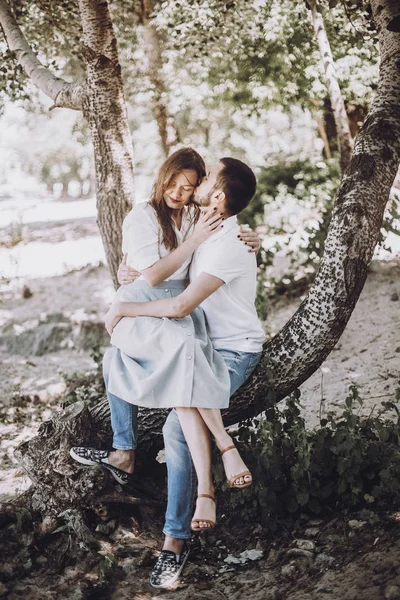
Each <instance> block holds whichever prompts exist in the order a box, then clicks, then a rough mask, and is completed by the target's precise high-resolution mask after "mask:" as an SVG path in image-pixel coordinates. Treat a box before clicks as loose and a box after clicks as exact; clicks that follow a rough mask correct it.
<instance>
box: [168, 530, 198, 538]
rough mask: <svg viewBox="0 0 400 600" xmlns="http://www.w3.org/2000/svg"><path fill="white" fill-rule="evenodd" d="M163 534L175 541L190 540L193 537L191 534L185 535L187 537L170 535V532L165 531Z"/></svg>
mask: <svg viewBox="0 0 400 600" xmlns="http://www.w3.org/2000/svg"><path fill="white" fill-rule="evenodd" d="M163 534H164V535H167V536H168V537H170V538H174V540H190V538H191V537H192V535H191V534H190V533H189V534H185V535H182V534H177V535H174V534H172V533H169V532H168V531H165V529H163Z"/></svg>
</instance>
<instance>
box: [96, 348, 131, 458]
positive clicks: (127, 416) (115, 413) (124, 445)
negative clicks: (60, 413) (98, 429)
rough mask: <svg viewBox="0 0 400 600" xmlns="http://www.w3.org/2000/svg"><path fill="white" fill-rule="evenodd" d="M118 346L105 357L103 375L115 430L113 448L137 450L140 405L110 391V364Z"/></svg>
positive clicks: (112, 424)
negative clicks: (126, 400)
mask: <svg viewBox="0 0 400 600" xmlns="http://www.w3.org/2000/svg"><path fill="white" fill-rule="evenodd" d="M115 351H116V348H114V347H113V348H109V349H108V350H107V352H106V353H105V354H104V358H103V377H104V383H105V386H106V392H107V397H108V402H109V405H110V413H111V427H112V430H113V448H115V449H116V450H136V447H137V439H138V418H137V416H138V406H135V405H134V404H130V403H129V402H125V400H122V398H118V396H115V395H114V394H111V392H109V391H108V386H107V384H108V373H109V365H110V361H111V358H112V355H113V353H114V352H115Z"/></svg>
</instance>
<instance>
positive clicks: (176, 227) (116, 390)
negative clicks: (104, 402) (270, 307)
mask: <svg viewBox="0 0 400 600" xmlns="http://www.w3.org/2000/svg"><path fill="white" fill-rule="evenodd" d="M204 175H205V165H204V162H203V160H202V158H201V157H200V156H199V155H198V154H197V153H196V152H195V151H194V150H192V149H190V148H186V149H182V150H178V151H177V152H175V153H174V154H172V155H171V156H170V157H169V158H168V159H167V160H166V161H165V162H164V163H163V165H162V166H161V168H160V171H159V174H158V177H157V180H156V182H155V184H154V187H153V190H152V195H151V198H150V201H149V202H148V203H143V204H139V205H137V206H136V207H135V208H134V209H133V210H132V211H131V213H130V214H129V215H128V216H127V218H126V219H125V221H124V228H123V234H124V235H123V240H124V241H123V250H124V252H126V253H127V255H128V258H127V261H128V264H130V265H131V266H133V267H134V268H135V269H136V270H137V271H140V272H141V277H140V278H139V279H138V280H136V281H135V282H133V283H131V284H129V285H127V286H123V287H121V288H120V289H119V290H118V292H117V299H118V300H119V301H123V302H135V301H136V302H145V301H148V300H156V299H159V298H164V297H165V295H166V294H167V297H171V296H176V295H179V294H180V293H181V292H182V291H183V289H184V288H185V285H186V279H187V276H188V268H189V264H190V260H191V256H192V254H193V252H194V250H195V249H196V247H197V246H198V245H199V244H201V243H202V242H203V241H204V240H206V239H207V238H208V237H209V236H210V235H213V234H214V233H215V232H217V231H219V230H220V229H221V228H222V227H223V223H222V221H223V218H222V216H221V215H215V214H208V215H200V214H199V209H198V208H196V207H195V206H194V205H193V203H192V196H193V192H194V190H195V188H196V186H197V185H198V183H199V182H200V180H201V179H202V177H203V176H204ZM111 343H112V344H113V346H114V348H112V349H111V350H110V351H108V352H107V353H106V355H105V357H104V374H105V380H106V386H107V391H108V396H109V400H110V407H111V419H112V427H113V433H114V436H113V447H114V448H116V449H117V451H116V452H111V453H110V454H108V453H107V452H105V451H104V452H103V451H96V452H94V451H93V450H91V449H88V448H74V449H72V450H71V455H72V456H73V458H75V459H76V460H78V461H79V462H81V463H83V464H90V465H92V464H102V465H103V466H105V467H106V468H108V469H110V470H111V472H112V473H113V475H114V477H115V478H116V479H117V480H118V481H119V482H120V483H126V482H127V481H128V477H129V475H128V474H129V473H132V472H133V468H134V467H133V464H134V451H135V448H136V445H137V407H138V406H145V407H148V408H163V407H175V408H177V410H178V414H179V407H198V408H201V409H220V408H225V407H227V406H228V403H229V388H230V384H229V373H228V370H227V368H226V366H225V363H224V360H223V359H222V357H221V356H220V355H219V354H218V353H217V352H216V351H215V350H214V349H213V347H212V344H211V342H210V340H209V338H208V335H207V331H206V324H205V320H204V314H203V311H202V310H201V309H199V308H198V309H196V310H195V311H194V312H193V313H192V314H191V315H189V316H188V317H184V318H183V319H177V320H174V319H153V318H151V317H139V318H136V319H130V318H124V319H122V320H121V321H120V322H119V323H118V324H117V326H116V327H115V329H114V331H113V332H112V337H111ZM221 427H222V428H223V425H222V421H221ZM224 433H225V431H224ZM225 435H226V433H225ZM227 449H230V448H225V449H221V450H222V451H225V450H227ZM99 453H100V454H99ZM239 464H240V465H242V464H243V463H242V462H241V461H240V463H239ZM240 476H241V480H240V483H239V484H238V485H237V487H245V486H247V485H250V483H251V476H250V473H249V472H248V471H245V473H243V469H241V473H240ZM243 476H245V479H243ZM198 477H201V478H203V479H204V478H209V479H210V480H211V464H210V465H209V469H208V472H207V473H206V474H205V473H198ZM232 481H233V485H235V477H234V478H233V480H232ZM197 507H198V511H199V512H196V514H195V517H194V519H193V528H194V529H196V530H198V529H202V528H209V527H210V526H213V525H214V524H215V522H214V521H213V520H212V519H206V518H205V517H204V515H203V516H202V515H201V502H198V504H197Z"/></svg>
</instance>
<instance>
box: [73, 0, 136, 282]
mask: <svg viewBox="0 0 400 600" xmlns="http://www.w3.org/2000/svg"><path fill="white" fill-rule="evenodd" d="M79 9H80V13H81V21H82V29H83V41H84V58H85V61H86V66H87V90H88V91H87V96H86V98H85V101H84V103H83V113H84V115H85V117H86V119H87V120H88V122H89V125H90V128H91V132H92V140H93V146H94V158H95V170H96V198H97V213H98V225H99V229H100V233H101V237H102V240H103V244H104V249H105V252H106V257H107V262H108V265H109V267H110V271H111V275H112V277H113V281H114V284H115V287H117V286H118V281H117V270H118V265H119V263H120V262H121V258H122V254H121V248H122V222H123V220H124V217H125V215H126V213H127V212H128V211H129V210H130V208H131V206H132V203H133V201H134V173H133V147H132V139H131V133H130V130H129V126H128V118H127V114H126V107H125V101H124V92H123V83H122V77H121V67H120V64H119V60H118V49H117V40H116V38H115V35H114V30H113V26H112V22H111V17H110V13H109V8H108V3H107V2H103V1H100V0H79Z"/></svg>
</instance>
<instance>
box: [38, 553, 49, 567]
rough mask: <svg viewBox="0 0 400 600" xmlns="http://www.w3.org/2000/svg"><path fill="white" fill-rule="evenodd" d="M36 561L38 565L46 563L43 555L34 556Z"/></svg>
mask: <svg viewBox="0 0 400 600" xmlns="http://www.w3.org/2000/svg"><path fill="white" fill-rule="evenodd" d="M36 563H37V564H38V565H45V564H46V563H47V558H46V557H45V556H43V555H40V556H38V557H37V558H36Z"/></svg>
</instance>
